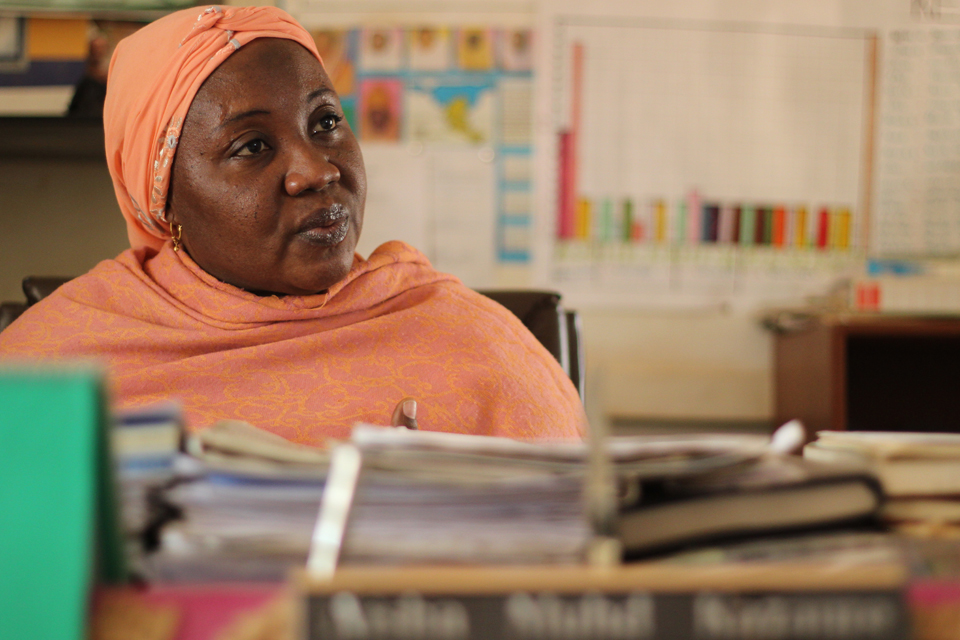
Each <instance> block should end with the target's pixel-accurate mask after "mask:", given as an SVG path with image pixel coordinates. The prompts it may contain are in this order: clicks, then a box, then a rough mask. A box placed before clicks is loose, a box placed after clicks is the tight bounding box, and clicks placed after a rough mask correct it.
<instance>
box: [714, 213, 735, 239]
mask: <svg viewBox="0 0 960 640" xmlns="http://www.w3.org/2000/svg"><path fill="white" fill-rule="evenodd" d="M718 216H719V221H718V222H717V227H718V228H717V242H719V243H721V244H730V243H731V242H733V207H731V206H730V205H729V204H725V205H722V206H721V207H720V213H719V214H718Z"/></svg>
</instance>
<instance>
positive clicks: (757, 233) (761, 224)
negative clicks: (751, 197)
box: [753, 207, 767, 245]
mask: <svg viewBox="0 0 960 640" xmlns="http://www.w3.org/2000/svg"><path fill="white" fill-rule="evenodd" d="M753 224H754V227H753V244H756V245H762V244H767V242H766V239H767V210H766V208H765V207H757V208H756V209H755V210H754V223H753Z"/></svg>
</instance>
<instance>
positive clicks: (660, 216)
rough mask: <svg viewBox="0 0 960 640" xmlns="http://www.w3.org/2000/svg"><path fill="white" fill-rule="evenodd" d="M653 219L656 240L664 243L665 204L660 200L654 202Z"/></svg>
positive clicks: (665, 236)
mask: <svg viewBox="0 0 960 640" xmlns="http://www.w3.org/2000/svg"><path fill="white" fill-rule="evenodd" d="M653 217H654V219H655V220H656V223H655V227H656V240H657V242H664V241H666V239H667V203H666V202H664V201H663V200H662V199H657V200H656V201H655V202H654V205H653Z"/></svg>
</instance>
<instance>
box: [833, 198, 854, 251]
mask: <svg viewBox="0 0 960 640" xmlns="http://www.w3.org/2000/svg"><path fill="white" fill-rule="evenodd" d="M835 215H836V216H837V244H836V245H835V246H836V248H837V249H849V248H850V227H851V225H852V223H853V216H852V215H851V213H850V210H849V209H847V208H846V207H844V208H842V209H840V210H839V211H837V212H836V214H835Z"/></svg>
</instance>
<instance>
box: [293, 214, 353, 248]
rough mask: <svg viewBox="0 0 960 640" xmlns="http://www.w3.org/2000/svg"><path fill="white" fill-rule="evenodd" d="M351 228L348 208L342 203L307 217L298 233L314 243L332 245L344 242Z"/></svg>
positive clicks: (325, 245)
mask: <svg viewBox="0 0 960 640" xmlns="http://www.w3.org/2000/svg"><path fill="white" fill-rule="evenodd" d="M349 230H350V216H349V214H347V210H346V209H345V208H344V207H343V205H341V204H334V205H331V206H330V207H328V208H326V209H321V210H320V211H318V212H316V213H315V214H313V215H312V216H310V217H309V218H307V220H306V221H305V222H304V223H303V224H302V225H301V226H300V231H298V232H297V235H299V236H300V237H301V238H303V239H305V240H307V241H308V242H311V243H313V244H317V245H321V246H324V247H332V246H334V245H337V244H340V243H341V242H343V239H344V238H346V237H347V231H349Z"/></svg>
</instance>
